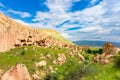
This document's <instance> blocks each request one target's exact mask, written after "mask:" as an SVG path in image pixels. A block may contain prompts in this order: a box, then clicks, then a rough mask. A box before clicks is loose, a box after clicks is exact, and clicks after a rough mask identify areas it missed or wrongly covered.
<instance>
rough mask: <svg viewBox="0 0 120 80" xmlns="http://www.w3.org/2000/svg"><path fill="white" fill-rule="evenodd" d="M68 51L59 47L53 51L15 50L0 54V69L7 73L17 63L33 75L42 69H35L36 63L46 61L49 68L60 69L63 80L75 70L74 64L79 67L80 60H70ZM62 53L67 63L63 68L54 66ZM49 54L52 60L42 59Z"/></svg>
mask: <svg viewBox="0 0 120 80" xmlns="http://www.w3.org/2000/svg"><path fill="white" fill-rule="evenodd" d="M25 48H27V49H28V50H24V49H25ZM34 49H35V50H34ZM67 51H68V50H66V49H58V48H57V47H56V48H53V49H51V48H40V47H33V46H27V47H20V48H15V49H12V50H10V51H8V52H4V53H0V69H3V70H5V71H6V70H8V69H9V68H10V67H11V66H13V65H15V64H16V63H23V64H25V65H26V66H27V68H28V70H29V72H30V74H33V73H35V71H36V70H40V69H41V68H36V67H35V62H39V61H41V60H46V61H47V67H48V66H50V65H51V66H52V67H53V68H54V69H55V68H58V70H57V71H56V72H57V73H58V74H59V76H60V80H61V79H63V76H65V75H66V74H67V73H68V71H69V70H71V69H72V68H74V66H73V65H74V64H76V65H77V64H78V62H79V61H80V59H79V58H77V57H75V58H72V57H71V58H70V56H69V55H68V54H67ZM61 53H63V54H65V55H66V57H67V62H66V63H65V64H63V65H62V66H59V65H55V64H53V60H55V59H57V57H58V54H61ZM47 54H50V55H51V57H52V58H51V59H48V58H46V57H45V58H44V59H42V58H41V57H43V56H45V55H47ZM47 67H46V68H47ZM68 67H69V68H68ZM66 70H67V71H66Z"/></svg>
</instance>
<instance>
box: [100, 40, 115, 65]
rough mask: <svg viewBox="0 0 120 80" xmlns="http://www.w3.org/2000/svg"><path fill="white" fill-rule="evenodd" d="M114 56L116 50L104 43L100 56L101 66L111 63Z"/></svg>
mask: <svg viewBox="0 0 120 80" xmlns="http://www.w3.org/2000/svg"><path fill="white" fill-rule="evenodd" d="M115 54H116V48H115V47H114V45H113V44H112V43H109V42H107V43H105V44H104V45H103V53H102V54H101V60H100V62H101V63H102V64H107V63H109V62H111V60H112V57H113V56H114V55H115Z"/></svg>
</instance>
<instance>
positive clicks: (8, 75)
mask: <svg viewBox="0 0 120 80" xmlns="http://www.w3.org/2000/svg"><path fill="white" fill-rule="evenodd" d="M1 80H31V78H30V74H29V72H28V70H27V68H26V66H25V65H24V64H16V65H15V66H13V67H12V68H11V69H9V70H8V71H7V72H5V74H4V75H3V76H2V78H1Z"/></svg>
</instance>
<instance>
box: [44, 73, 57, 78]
mask: <svg viewBox="0 0 120 80" xmlns="http://www.w3.org/2000/svg"><path fill="white" fill-rule="evenodd" d="M44 80H59V77H58V75H57V74H55V73H50V74H47V75H46V77H45V78H44Z"/></svg>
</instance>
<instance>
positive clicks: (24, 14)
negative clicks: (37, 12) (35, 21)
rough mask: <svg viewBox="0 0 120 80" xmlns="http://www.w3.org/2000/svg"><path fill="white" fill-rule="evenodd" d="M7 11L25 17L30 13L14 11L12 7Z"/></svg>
mask: <svg viewBox="0 0 120 80" xmlns="http://www.w3.org/2000/svg"><path fill="white" fill-rule="evenodd" d="M7 12H8V13H13V14H17V15H19V16H20V17H22V18H26V17H30V16H31V14H30V13H28V12H21V11H15V10H12V9H10V10H8V11H7Z"/></svg>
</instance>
